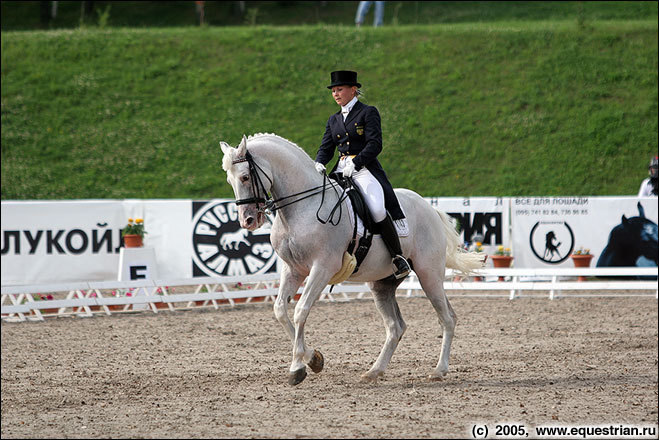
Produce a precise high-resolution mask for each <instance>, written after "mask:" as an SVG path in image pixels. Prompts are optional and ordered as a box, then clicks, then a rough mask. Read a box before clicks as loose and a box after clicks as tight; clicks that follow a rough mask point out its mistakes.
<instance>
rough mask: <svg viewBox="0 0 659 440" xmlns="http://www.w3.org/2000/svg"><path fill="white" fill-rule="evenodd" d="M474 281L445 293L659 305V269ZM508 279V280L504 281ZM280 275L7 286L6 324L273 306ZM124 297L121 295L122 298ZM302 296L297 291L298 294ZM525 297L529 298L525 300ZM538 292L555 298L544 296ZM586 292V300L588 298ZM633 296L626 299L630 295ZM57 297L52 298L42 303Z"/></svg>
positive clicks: (405, 291) (344, 293)
mask: <svg viewBox="0 0 659 440" xmlns="http://www.w3.org/2000/svg"><path fill="white" fill-rule="evenodd" d="M476 275H477V276H478V277H481V278H482V280H481V281H478V280H477V279H476V278H475V277H470V278H467V279H459V278H457V277H456V275H455V274H454V273H453V272H452V271H451V270H449V271H447V273H446V280H447V281H445V282H444V288H445V289H446V291H447V294H448V295H449V296H456V295H463V296H488V297H497V296H499V297H508V298H509V299H511V300H512V299H515V298H519V297H533V296H544V297H547V296H548V298H549V299H554V298H556V297H559V296H567V294H566V292H573V291H576V292H578V293H577V294H574V293H570V294H569V296H584V295H587V296H652V295H653V296H654V297H655V298H657V295H658V293H659V289H658V288H657V280H656V278H657V276H658V275H659V271H658V269H657V268H656V267H649V268H633V267H630V268H565V269H558V268H547V269H509V268H506V269H504V268H501V269H500V268H496V269H481V270H479V271H478V272H477V274H476ZM579 276H582V277H598V278H607V277H609V278H610V277H654V279H647V280H646V279H625V280H608V281H603V280H600V279H597V280H592V279H588V280H586V281H577V280H576V278H577V277H579ZM499 280H501V281H499ZM278 284H279V275H278V274H276V273H273V274H265V275H246V276H234V277H206V278H190V279H180V280H141V281H96V282H95V281H90V282H79V283H66V284H53V285H34V286H2V289H1V291H2V301H1V306H2V320H4V321H30V320H43V319H44V316H79V317H89V316H94V315H95V314H105V315H111V314H112V313H113V312H133V311H143V310H149V309H150V310H152V311H153V312H154V313H158V311H159V310H163V309H164V310H170V311H175V310H185V309H190V308H194V307H214V308H216V309H218V308H219V307H222V306H230V307H231V306H235V305H236V303H250V302H272V301H274V299H275V297H276V295H277V289H278ZM117 292H118V294H117ZM301 292H302V289H300V290H299V291H298V294H299V293H301ZM523 292H530V293H524V294H523ZM538 292H548V295H547V293H544V294H539V293H538ZM584 292H587V293H584ZM624 292H626V293H624ZM397 293H398V295H403V296H408V297H411V296H420V295H422V292H421V285H420V283H419V281H418V279H417V277H416V276H415V275H412V276H410V277H408V278H407V279H406V280H405V281H404V282H403V283H402V284H401V285H400V286H399V287H398V292H397ZM48 296H52V299H41V298H47V297H48ZM364 297H370V290H369V289H368V286H367V285H366V284H365V283H350V282H345V283H342V284H339V285H336V286H334V288H333V289H332V291H331V292H330V287H329V286H328V287H326V288H325V289H324V290H323V293H322V295H321V297H320V300H325V301H347V300H351V299H359V298H364Z"/></svg>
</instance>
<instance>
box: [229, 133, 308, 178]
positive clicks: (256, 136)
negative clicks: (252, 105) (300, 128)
mask: <svg viewBox="0 0 659 440" xmlns="http://www.w3.org/2000/svg"><path fill="white" fill-rule="evenodd" d="M261 138H275V139H279V140H281V141H284V145H288V146H291V147H294V150H293V151H295V149H297V150H298V152H299V153H301V154H300V155H301V156H302V157H306V158H307V159H309V160H311V157H309V154H308V153H307V152H306V151H304V150H303V149H302V148H301V147H300V146H298V145H297V144H296V143H295V142H293V141H289V140H288V139H286V138H284V137H281V136H279V135H277V134H274V133H254V134H251V135H249V136H248V137H247V140H248V141H250V140H258V139H261ZM231 153H232V154H231V155H226V154H225V155H224V158H223V159H222V168H223V169H224V171H228V170H229V169H230V168H231V162H232V161H233V160H234V157H233V156H234V150H232V152H231Z"/></svg>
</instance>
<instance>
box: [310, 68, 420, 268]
mask: <svg viewBox="0 0 659 440" xmlns="http://www.w3.org/2000/svg"><path fill="white" fill-rule="evenodd" d="M330 80H331V84H330V85H329V86H327V88H328V89H330V90H332V97H333V98H334V100H335V101H336V103H337V104H338V105H339V106H340V107H341V110H340V111H338V112H337V113H335V114H333V115H331V116H330V117H329V119H328V121H327V126H326V127H325V135H324V136H323V140H322V142H321V144H320V148H319V149H318V153H317V154H316V169H317V170H318V172H319V173H321V174H322V173H324V172H325V165H326V164H327V163H328V162H329V161H330V160H332V157H333V156H334V150H335V149H336V148H338V149H339V161H338V163H337V164H336V165H335V166H334V169H333V170H332V172H334V170H336V171H337V172H340V173H343V176H344V177H352V180H353V182H354V183H355V185H356V186H357V187H358V189H359V191H360V192H361V193H362V195H363V196H364V199H365V201H366V204H367V205H368V209H369V211H370V212H371V216H372V217H373V221H374V222H375V223H376V228H375V229H376V230H375V231H374V232H375V233H377V232H379V233H380V234H381V235H382V239H383V241H384V243H385V245H386V246H387V249H389V252H390V254H391V257H392V264H393V267H394V276H395V277H396V278H397V279H400V278H403V277H405V276H406V275H407V274H408V273H409V272H410V265H409V263H408V262H407V260H406V259H405V257H403V255H402V251H401V248H400V241H399V239H398V233H397V232H396V228H395V226H394V223H393V220H396V221H399V220H403V219H404V218H405V215H404V214H403V212H402V210H401V209H400V205H399V204H398V199H397V198H396V195H395V193H394V190H393V188H392V186H391V183H389V180H388V179H387V175H386V174H385V172H384V169H382V165H380V162H379V161H378V160H377V155H378V154H379V153H380V152H381V151H382V128H381V126H380V113H379V112H378V109H377V108H375V107H373V106H370V105H366V104H363V103H361V102H359V100H358V97H359V95H360V94H361V93H360V90H359V88H361V86H362V85H361V84H360V83H359V82H357V72H353V71H350V70H339V71H335V72H332V73H331V75H330ZM387 211H388V212H389V213H387Z"/></svg>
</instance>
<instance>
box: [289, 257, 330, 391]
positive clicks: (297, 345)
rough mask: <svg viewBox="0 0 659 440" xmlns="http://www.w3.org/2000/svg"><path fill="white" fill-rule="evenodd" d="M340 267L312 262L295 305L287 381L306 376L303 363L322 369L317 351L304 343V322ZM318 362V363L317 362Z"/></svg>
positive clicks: (297, 379) (292, 382)
mask: <svg viewBox="0 0 659 440" xmlns="http://www.w3.org/2000/svg"><path fill="white" fill-rule="evenodd" d="M339 269H340V267H339V268H336V267H333V266H332V265H328V264H318V263H316V264H314V265H313V267H312V268H311V272H310V273H309V279H308V280H307V284H306V286H305V287H304V292H303V293H302V296H301V297H300V301H299V302H298V303H297V305H296V306H295V315H294V316H293V321H294V323H295V339H294V341H293V362H292V363H291V368H290V371H289V377H288V383H289V384H291V385H297V384H299V383H300V382H302V381H303V380H304V378H305V377H307V372H306V367H305V364H309V367H311V369H312V370H313V371H314V372H318V371H320V370H321V369H322V367H323V365H322V363H323V359H322V355H321V354H320V352H319V351H316V350H311V349H309V348H307V347H306V345H305V343H304V324H305V323H306V321H307V317H308V316H309V311H310V310H311V306H313V304H314V303H315V302H316V300H317V299H318V297H320V293H321V292H322V291H323V289H324V288H325V286H327V283H328V282H329V280H330V279H331V278H332V276H333V275H334V274H335V273H336V272H337V271H338V270H339ZM319 362H320V365H318V363H319Z"/></svg>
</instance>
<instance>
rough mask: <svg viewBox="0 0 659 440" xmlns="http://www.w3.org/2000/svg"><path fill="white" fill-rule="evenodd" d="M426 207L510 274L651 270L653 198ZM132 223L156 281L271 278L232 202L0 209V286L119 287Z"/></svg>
mask: <svg viewBox="0 0 659 440" xmlns="http://www.w3.org/2000/svg"><path fill="white" fill-rule="evenodd" d="M426 200H427V201H428V202H429V203H430V204H431V205H433V206H434V207H436V208H437V209H439V210H441V211H443V212H445V213H447V214H448V215H450V216H451V217H453V218H455V219H457V220H458V222H459V223H460V228H461V234H462V239H463V241H464V242H466V243H471V242H472V241H473V240H474V239H475V238H476V237H478V238H479V239H480V240H482V243H483V248H484V252H485V253H487V254H489V255H492V254H493V253H494V252H495V250H496V247H497V246H499V245H502V246H504V247H510V248H512V252H513V256H514V263H513V264H514V266H515V267H548V266H560V265H564V266H566V267H572V262H571V261H570V258H569V255H570V253H571V252H573V251H574V250H575V249H578V248H579V247H584V248H588V249H589V250H590V252H591V253H592V254H594V255H595V257H594V259H593V262H592V263H591V266H595V265H596V264H600V263H599V262H600V260H601V264H600V265H609V266H615V265H618V266H620V265H632V266H643V265H646V266H647V265H654V266H656V265H657V263H656V261H657V198H641V199H639V198H636V197H530V198H521V197H520V198H496V197H477V198H458V197H434V198H426ZM128 218H133V219H135V218H142V219H144V225H145V229H146V231H147V234H146V235H145V237H144V246H145V247H147V248H152V249H153V250H154V251H155V257H156V263H157V267H156V268H154V269H155V272H157V274H158V277H159V278H161V279H164V280H167V279H187V278H192V277H205V276H228V275H231V276H235V275H251V274H259V273H268V272H274V271H277V266H278V264H277V263H278V261H277V256H276V254H275V252H274V249H273V248H272V245H271V244H270V223H266V224H265V225H264V226H263V227H262V228H260V229H259V230H256V231H253V232H250V231H247V230H245V229H242V228H240V226H239V224H238V211H237V208H236V205H235V203H234V202H233V201H232V200H228V199H215V200H200V201H195V200H185V199H184V200H176V199H175V200H167V199H162V200H160V199H155V200H75V201H74V200H71V201H66V200H65V201H6V202H5V201H3V202H2V232H1V234H0V235H1V243H0V247H1V249H2V260H1V261H2V285H3V286H6V285H26V284H54V283H65V282H76V281H107V280H116V279H117V278H118V275H119V250H120V248H121V245H122V239H121V229H122V228H123V227H124V226H125V225H126V223H127V220H128ZM488 266H491V262H490V259H488Z"/></svg>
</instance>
